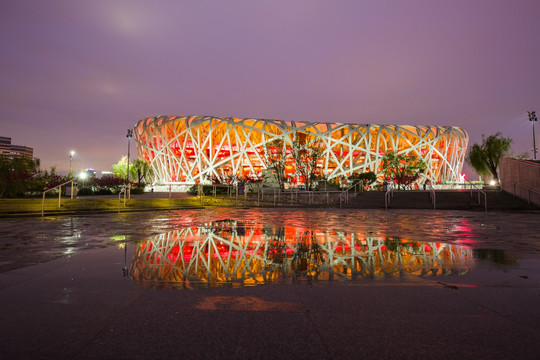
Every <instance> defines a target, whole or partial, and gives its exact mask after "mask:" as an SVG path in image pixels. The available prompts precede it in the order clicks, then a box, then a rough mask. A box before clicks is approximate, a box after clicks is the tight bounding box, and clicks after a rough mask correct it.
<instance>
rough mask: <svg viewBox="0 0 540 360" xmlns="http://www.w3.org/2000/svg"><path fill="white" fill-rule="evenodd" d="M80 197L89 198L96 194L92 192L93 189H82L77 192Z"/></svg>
mask: <svg viewBox="0 0 540 360" xmlns="http://www.w3.org/2000/svg"><path fill="white" fill-rule="evenodd" d="M77 195H78V196H89V195H94V192H93V191H92V188H90V187H82V188H80V189H79V190H77Z"/></svg>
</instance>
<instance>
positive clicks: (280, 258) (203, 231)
mask: <svg viewBox="0 0 540 360" xmlns="http://www.w3.org/2000/svg"><path fill="white" fill-rule="evenodd" d="M473 266H474V258H473V254H472V250H471V249H470V248H467V247H463V246H458V245H454V244H445V243H435V242H413V241H409V240H404V239H396V238H379V237H369V236H367V237H366V236H365V235H363V234H355V233H348V234H347V233H342V232H330V231H325V232H323V231H318V230H308V229H301V228H297V227H291V226H285V227H271V228H269V227H268V226H263V225H261V224H246V223H244V222H241V221H219V222H215V223H211V224H207V225H205V226H200V227H189V228H182V229H178V230H174V231H169V232H167V233H163V234H160V235H157V236H154V237H153V238H151V239H149V240H146V241H144V242H142V243H141V244H140V245H139V246H138V247H137V248H136V249H135V254H134V255H133V258H132V260H131V266H130V274H131V276H132V277H133V278H134V279H135V280H138V281H152V282H160V283H166V284H167V285H171V286H179V287H197V286H220V285H225V284H228V285H234V284H237V285H257V284H265V283H274V282H276V281H282V280H284V279H297V280H298V279H306V280H308V279H309V280H332V279H336V280H337V279H343V280H353V279H357V278H369V279H378V278H380V279H386V278H388V277H398V278H399V277H403V276H404V274H405V273H408V274H413V275H416V276H424V275H426V276H441V275H448V274H462V273H466V272H468V271H469V270H470V269H471V267H473Z"/></svg>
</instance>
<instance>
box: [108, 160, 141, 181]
mask: <svg viewBox="0 0 540 360" xmlns="http://www.w3.org/2000/svg"><path fill="white" fill-rule="evenodd" d="M112 169H113V174H114V175H115V176H117V177H119V178H122V179H126V178H127V176H126V175H127V172H126V171H127V170H128V168H127V156H122V158H120V160H119V161H118V162H117V163H116V164H114V165H113V166H112ZM137 177H138V174H137V170H136V169H135V166H134V162H130V164H129V178H130V180H133V179H136V178H137Z"/></svg>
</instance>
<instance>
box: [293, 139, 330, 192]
mask: <svg viewBox="0 0 540 360" xmlns="http://www.w3.org/2000/svg"><path fill="white" fill-rule="evenodd" d="M322 153H323V148H322V146H321V144H320V143H319V142H313V141H310V140H309V139H308V138H307V136H306V134H304V133H298V132H297V133H295V134H294V139H293V144H292V157H293V159H294V162H295V167H296V173H297V175H299V176H301V177H302V178H303V179H304V184H305V186H306V190H308V191H311V190H312V188H313V183H314V182H315V181H316V180H317V179H318V178H319V175H320V174H318V173H317V172H318V169H317V162H318V161H319V159H320V158H321V156H322Z"/></svg>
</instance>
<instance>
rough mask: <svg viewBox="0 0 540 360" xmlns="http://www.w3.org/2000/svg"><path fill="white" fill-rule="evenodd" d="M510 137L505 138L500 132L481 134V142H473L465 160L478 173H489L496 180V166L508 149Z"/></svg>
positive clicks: (497, 178) (510, 141) (497, 177)
mask: <svg viewBox="0 0 540 360" xmlns="http://www.w3.org/2000/svg"><path fill="white" fill-rule="evenodd" d="M511 143H512V139H511V138H509V137H508V138H505V137H503V136H502V134H501V133H500V132H497V133H496V134H495V135H491V136H488V137H486V136H485V135H483V134H482V144H481V145H478V144H474V145H473V146H472V147H471V149H470V150H469V153H468V154H467V157H466V158H465V161H467V163H468V164H469V165H471V166H472V167H473V169H474V170H475V171H476V172H477V173H478V175H491V176H493V179H495V180H496V181H497V182H498V181H499V175H498V174H497V166H498V165H499V161H500V159H501V158H502V157H503V156H505V155H506V154H508V152H509V151H510V144H511Z"/></svg>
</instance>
